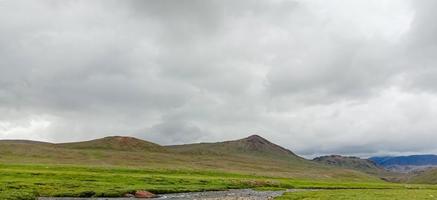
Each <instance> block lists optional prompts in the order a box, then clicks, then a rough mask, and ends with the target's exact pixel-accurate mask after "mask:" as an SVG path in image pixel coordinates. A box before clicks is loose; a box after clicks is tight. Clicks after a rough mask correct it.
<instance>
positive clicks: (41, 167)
mask: <svg viewBox="0 0 437 200" xmlns="http://www.w3.org/2000/svg"><path fill="white" fill-rule="evenodd" d="M244 188H252V189H255V190H270V191H271V190H285V189H292V188H294V189H296V188H303V189H354V190H326V191H325V190H321V191H315V192H298V195H301V196H294V193H293V194H291V195H290V194H286V195H285V196H283V197H280V199H281V198H282V199H287V198H289V199H302V198H303V199H305V198H306V197H305V196H302V195H307V196H308V198H309V199H311V198H312V199H329V198H331V199H333V198H334V197H335V196H334V197H333V196H332V195H339V198H334V199H340V198H343V199H345V198H346V199H353V198H347V197H348V195H354V192H357V193H358V194H362V193H364V194H368V196H369V195H370V197H375V196H372V195H385V194H386V191H389V192H392V191H393V192H392V193H393V195H400V196H403V195H402V194H403V193H405V194H406V195H410V197H416V196H411V195H412V194H411V193H409V191H416V190H417V191H418V192H417V197H422V196H426V195H435V194H437V187H435V186H432V185H404V184H392V183H386V182H382V181H374V182H371V181H370V182H364V181H356V182H353V181H344V180H340V179H339V180H338V181H335V180H332V179H331V180H329V181H327V180H325V181H324V180H311V179H295V178H293V179H290V178H275V177H265V176H255V175H244V174H236V173H227V172H218V171H200V170H165V169H162V170H159V169H153V170H152V169H141V168H129V167H109V166H108V167H102V166H100V167H89V166H73V165H53V164H15V165H13V164H0V199H2V200H13V199H22V200H26V199H29V200H30V199H35V197H38V196H51V197H122V196H123V195H125V194H126V193H133V192H135V191H137V190H147V191H150V192H153V193H157V194H163V193H176V192H192V191H211V190H227V189H244ZM358 189H369V190H358ZM379 189H380V190H379ZM395 189H396V190H395ZM407 189H416V190H407ZM419 189H420V190H419ZM422 189H423V190H422ZM433 189H436V190H435V192H434V190H433ZM366 191H370V192H369V193H365V192H366ZM373 191H375V194H373V193H372V192H373ZM326 192H327V193H326ZM392 193H389V194H392ZM296 194H297V193H296ZM420 195H421V196H420ZM435 196H437V195H435ZM370 197H369V198H370ZM410 199H414V198H410ZM419 199H420V198H419ZM422 199H423V198H422Z"/></svg>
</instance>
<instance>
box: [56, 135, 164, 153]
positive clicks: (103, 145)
mask: <svg viewBox="0 0 437 200" xmlns="http://www.w3.org/2000/svg"><path fill="white" fill-rule="evenodd" d="M55 146H56V147H61V148H71V149H106V150H117V151H164V150H165V148H164V147H162V146H160V145H158V144H155V143H152V142H148V141H145V140H140V139H137V138H134V137H127V136H109V137H104V138H101V139H95V140H90V141H84V142H72V143H60V144H55Z"/></svg>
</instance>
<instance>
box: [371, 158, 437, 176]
mask: <svg viewBox="0 0 437 200" xmlns="http://www.w3.org/2000/svg"><path fill="white" fill-rule="evenodd" d="M369 160H372V161H373V162H375V163H376V164H377V165H378V166H381V167H384V168H385V169H388V170H392V171H398V172H410V171H414V170H419V169H424V168H429V167H434V166H437V155H430V154H428V155H410V156H383V157H371V158H369Z"/></svg>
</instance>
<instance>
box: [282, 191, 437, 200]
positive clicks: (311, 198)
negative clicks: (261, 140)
mask: <svg viewBox="0 0 437 200" xmlns="http://www.w3.org/2000/svg"><path fill="white" fill-rule="evenodd" d="M275 199H276V200H303V199H304V200H351V199H352V200H355V199H357V200H375V199H377V200H393V199H395V200H415V199H418V200H435V199H437V190H430V189H358V190H357V189H354V190H352V189H342V190H318V191H301V192H291V193H285V194H284V195H283V196H281V197H277V198H275Z"/></svg>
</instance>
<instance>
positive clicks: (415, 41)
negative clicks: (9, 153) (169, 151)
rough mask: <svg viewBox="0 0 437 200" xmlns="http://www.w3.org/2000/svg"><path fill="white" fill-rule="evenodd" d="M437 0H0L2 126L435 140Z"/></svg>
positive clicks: (46, 133)
mask: <svg viewBox="0 0 437 200" xmlns="http://www.w3.org/2000/svg"><path fill="white" fill-rule="evenodd" d="M436 8H437V1H433V0H421V1H414V0H354V1H343V0H331V1H324V0H305V1H304V0H302V1H291V0H269V1H261V0H239V1H231V0H181V1H171V0H159V1H152V0H144V1H142V0H65V1H57V0H30V1H29V0H0V139H30V140H41V141H50V142H69V141H79V140H89V139H95V138H100V137H104V136H108V135H126V136H134V137H138V138H141V139H145V140H149V141H152V142H155V143H158V144H162V145H168V144H183V143H193V142H214V141H223V140H233V139H239V138H243V137H247V136H249V135H251V134H258V135H260V136H262V137H264V138H266V139H268V140H270V141H272V142H274V143H277V144H279V145H282V146H284V147H286V148H288V149H290V150H292V151H294V152H296V153H297V154H299V155H302V156H306V157H311V156H314V155H324V154H344V155H358V156H372V155H406V154H412V153H437V144H436V142H435V141H436V139H437V78H436V77H437V23H436V22H435V19H437V13H436V12H435V9H436Z"/></svg>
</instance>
